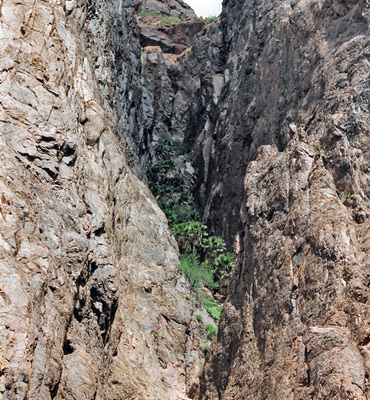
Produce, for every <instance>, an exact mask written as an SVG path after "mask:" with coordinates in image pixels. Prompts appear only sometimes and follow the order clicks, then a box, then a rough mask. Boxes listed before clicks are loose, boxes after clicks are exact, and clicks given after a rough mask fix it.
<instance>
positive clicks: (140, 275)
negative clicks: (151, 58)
mask: <svg viewBox="0 0 370 400" xmlns="http://www.w3.org/2000/svg"><path fill="white" fill-rule="evenodd" d="M0 22H1V30H0V35H1V39H2V40H1V53H2V55H1V61H0V70H1V72H0V104H1V106H0V115H1V138H0V148H1V150H0V160H1V161H0V188H1V189H0V227H1V228H0V231H1V234H0V310H1V311H0V326H1V328H0V347H1V350H0V397H1V398H3V399H35V400H36V399H37V400H41V399H45V400H46V399H78V400H83V399H138V398H140V399H153V398H155V399H157V398H161V399H179V398H183V397H184V396H185V392H186V387H187V385H188V384H190V383H191V380H192V379H193V377H194V376H195V375H196V374H197V371H198V370H199V367H200V363H201V359H202V351H201V350H200V348H199V346H200V345H199V340H200V338H199V333H198V324H197V322H196V320H195V318H194V317H193V314H194V312H195V309H196V305H195V304H194V300H193V296H192V294H191V289H190V287H189V286H188V283H187V282H186V280H185V278H184V277H182V276H181V275H179V273H178V271H177V268H176V266H177V264H178V259H177V245H176V242H175V241H174V239H173V237H172V235H171V234H170V231H169V229H168V226H167V221H166V219H165V216H164V215H163V213H162V212H161V211H160V209H159V208H158V206H157V205H156V203H155V200H154V198H153V197H152V195H151V193H150V191H149V190H148V188H147V187H146V186H145V185H144V184H143V183H142V182H141V181H140V180H139V179H138V178H137V176H144V175H143V173H142V170H143V169H145V164H146V163H147V162H148V160H149V159H150V141H151V136H150V130H151V124H152V123H153V115H154V109H153V106H152V103H151V98H150V95H149V94H148V93H147V92H146V90H145V88H143V87H142V85H141V81H142V78H141V76H140V74H139V70H140V46H139V42H138V41H137V39H136V36H137V33H136V30H135V26H136V22H135V20H134V7H133V4H131V2H130V1H127V2H123V1H115V2H108V1H104V0H101V1H96V2H88V1H78V2H77V1H74V0H69V1H66V2H64V1H53V0H50V1H42V0H36V1H33V0H32V1H28V0H27V1H22V2H18V1H13V0H5V1H2V2H1V4H0ZM130 166H131V167H132V168H133V169H134V171H135V173H134V172H133V170H132V168H130Z"/></svg>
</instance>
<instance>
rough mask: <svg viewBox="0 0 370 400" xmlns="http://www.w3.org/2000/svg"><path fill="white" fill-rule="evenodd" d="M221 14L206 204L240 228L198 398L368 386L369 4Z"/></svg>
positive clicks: (246, 6) (229, 227) (346, 395)
mask: <svg viewBox="0 0 370 400" xmlns="http://www.w3.org/2000/svg"><path fill="white" fill-rule="evenodd" d="M221 27H222V29H223V40H224V42H223V43H224V47H223V48H224V54H225V72H226V71H227V70H229V74H230V76H231V77H232V78H231V79H230V81H229V83H228V84H227V85H226V86H225V87H224V89H223V91H222V93H221V97H220V102H219V105H218V111H217V112H218V114H219V115H220V117H219V118H218V120H217V126H216V128H215V129H214V130H213V132H212V136H211V138H212V139H210V140H212V149H213V152H212V154H213V157H211V161H210V165H211V167H210V168H209V171H210V173H209V178H208V183H207V187H208V189H207V190H206V193H207V199H206V203H207V205H206V207H207V210H208V218H210V220H211V221H216V222H217V223H219V222H220V221H221V222H222V225H221V226H222V229H223V230H224V231H225V232H226V233H229V234H231V233H234V232H235V229H236V228H237V227H239V226H241V227H242V230H241V233H240V234H238V235H237V239H236V248H237V250H238V253H239V257H238V262H237V265H236V268H235V271H234V273H233V276H232V279H231V284H230V287H229V295H228V298H227V300H226V302H225V306H224V311H223V315H222V317H221V322H220V329H219V334H218V338H217V343H215V345H214V347H213V348H212V351H211V354H210V355H209V358H208V360H207V362H206V367H205V369H204V372H203V375H202V377H201V380H200V382H201V388H200V395H199V398H200V399H266V398H269V399H308V398H313V399H324V398H330V399H367V398H369V396H370V392H369V390H370V389H369V383H368V381H369V374H370V359H369V323H370V320H369V315H370V314H369V311H370V310H369V265H370V264H369V262H370V259H369V245H370V243H369V208H370V207H369V206H370V202H369V199H370V196H369V195H370V192H369V183H370V180H369V178H370V175H369V173H370V171H369V159H370V147H369V133H370V132H369V126H370V117H369V82H370V80H369V76H370V75H369V73H370V68H369V62H368V55H369V49H370V46H369V31H368V27H369V4H368V2H366V1H351V2H341V1H335V2H326V1H320V0H315V1H309V0H301V1H299V2H295V3H291V2H285V1H284V2H275V1H273V2H271V1H269V2H267V1H257V2H256V1H255V2H253V1H248V2H238V1H232V0H230V1H228V2H226V3H225V6H224V11H223V14H222V23H221ZM266 145H267V146H266ZM246 167H247V168H246ZM245 170H246V173H245ZM243 177H244V179H243ZM239 208H240V209H241V218H240V217H239V212H238V210H239ZM239 218H240V219H239ZM239 221H240V222H239Z"/></svg>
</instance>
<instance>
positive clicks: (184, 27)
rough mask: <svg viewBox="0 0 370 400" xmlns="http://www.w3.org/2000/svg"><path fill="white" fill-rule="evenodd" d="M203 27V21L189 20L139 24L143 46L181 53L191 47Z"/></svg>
mask: <svg viewBox="0 0 370 400" xmlns="http://www.w3.org/2000/svg"><path fill="white" fill-rule="evenodd" d="M203 27H204V22H203V21H189V22H182V23H176V24H170V25H156V24H143V23H141V24H139V28H140V43H141V45H142V46H143V47H148V46H159V47H160V48H161V49H162V50H163V52H164V53H172V54H181V53H182V52H184V51H185V50H186V49H188V48H189V47H191V45H192V44H193V43H194V40H195V38H196V37H197V35H198V34H199V33H200V32H201V31H202V29H203Z"/></svg>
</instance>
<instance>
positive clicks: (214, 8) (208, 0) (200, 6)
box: [185, 0, 222, 17]
mask: <svg viewBox="0 0 370 400" xmlns="http://www.w3.org/2000/svg"><path fill="white" fill-rule="evenodd" d="M185 3H188V4H189V6H190V7H191V8H192V9H193V10H194V11H195V14H197V15H198V17H213V16H215V15H219V14H220V13H221V4H222V0H185Z"/></svg>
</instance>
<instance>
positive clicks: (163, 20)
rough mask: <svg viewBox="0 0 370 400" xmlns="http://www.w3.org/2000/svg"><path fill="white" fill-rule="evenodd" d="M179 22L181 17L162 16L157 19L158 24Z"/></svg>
mask: <svg viewBox="0 0 370 400" xmlns="http://www.w3.org/2000/svg"><path fill="white" fill-rule="evenodd" d="M180 22H181V19H180V18H178V17H167V18H162V19H161V20H160V21H159V24H160V25H175V24H179V23H180Z"/></svg>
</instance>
